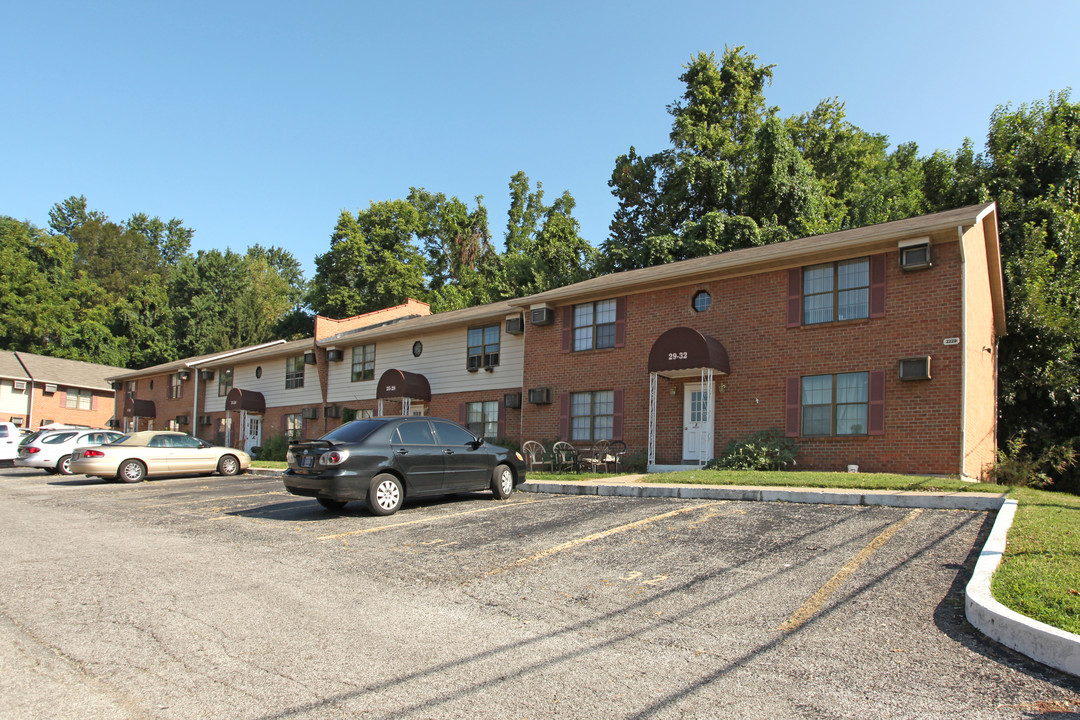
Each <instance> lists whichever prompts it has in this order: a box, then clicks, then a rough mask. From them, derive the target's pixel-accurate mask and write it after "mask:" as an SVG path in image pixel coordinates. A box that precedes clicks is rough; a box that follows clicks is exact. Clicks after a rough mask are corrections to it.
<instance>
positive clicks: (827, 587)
mask: <svg viewBox="0 0 1080 720" xmlns="http://www.w3.org/2000/svg"><path fill="white" fill-rule="evenodd" d="M921 514H922V510H921V509H920V510H912V511H911V512H909V513H908V514H907V516H906V517H905V518H904V519H903V520H900V521H899V522H895V523H893V524H892V525H890V526H889V527H887V528H885V530H884V531H883V532H882V533H881V534H880V535H878V536H877V537H876V538H874V539H873V540H871V541H870V544H869V545H867V546H866V547H864V548H863V549H862V550H860V551H859V554H858V555H856V556H855V557H853V558H851V560H850V561H848V563H847V565H844V567H842V568H840V570H839V572H837V573H836V574H835V575H833V576H832V578H831V579H830V580H829V581H828V582H827V583H825V584H824V585H822V586H821V587H820V588H819V589H818V591H817V592H816V593H814V594H813V595H812V596H811V597H810V599H809V600H807V601H806V602H805V603H803V606H802V607H801V608H799V609H798V610H796V611H795V613H794V614H793V615H792V616H791V617H789V618H788V619H787V620H786V621H784V623H783V624H782V625H780V626H779V627H778V628H776V629H777V630H779V631H780V632H791V631H792V630H797V629H798V628H800V627H802V625H803V623H805V622H806V621H807V620H809V619H810V618H812V617H813V616H814V615H816V614H817V612H818V610H820V609H821V606H822V605H824V604H825V601H826V600H828V599H829V596H830V595H832V594H833V593H834V592H836V590H837V588H839V587H840V586H841V585H842V584H843V583H844V581H845V580H847V579H848V578H849V577H851V574H852V573H854V572H855V571H856V570H858V569H859V566H860V565H862V564H863V563H864V562H866V561H867V560H869V559H870V556H871V555H873V554H874V553H875V552H877V550H878V548H880V547H881V546H882V545H884V544H885V543H886V542H888V540H889V538H891V537H892V536H893V535H895V534H896V532H897V531H898V530H899V529H900V528H902V527H904V526H905V525H907V524H908V523H909V522H911V521H912V520H914V519H915V518H917V517H919V515H921Z"/></svg>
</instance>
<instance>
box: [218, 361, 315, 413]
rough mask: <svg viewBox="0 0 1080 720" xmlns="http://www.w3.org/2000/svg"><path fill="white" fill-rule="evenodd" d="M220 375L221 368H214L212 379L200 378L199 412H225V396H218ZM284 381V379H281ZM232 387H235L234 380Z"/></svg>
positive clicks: (305, 380) (305, 379)
mask: <svg viewBox="0 0 1080 720" xmlns="http://www.w3.org/2000/svg"><path fill="white" fill-rule="evenodd" d="M220 376H221V370H220V369H217V370H214V379H213V380H200V381H199V386H200V392H202V396H203V403H202V410H200V412H201V413H213V412H225V396H224V395H222V396H220V397H219V396H218V394H217V393H218V378H219V377H220ZM282 382H284V381H282ZM304 382H305V383H306V382H307V378H306V377H305V378H304ZM233 387H236V383H235V381H234V382H233Z"/></svg>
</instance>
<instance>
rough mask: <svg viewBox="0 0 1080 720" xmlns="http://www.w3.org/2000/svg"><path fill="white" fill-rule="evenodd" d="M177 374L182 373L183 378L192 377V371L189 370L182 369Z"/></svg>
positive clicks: (181, 377) (188, 378)
mask: <svg viewBox="0 0 1080 720" xmlns="http://www.w3.org/2000/svg"><path fill="white" fill-rule="evenodd" d="M177 374H178V375H180V379H181V380H190V379H191V373H190V372H189V371H187V370H181V371H180V372H179V373H177Z"/></svg>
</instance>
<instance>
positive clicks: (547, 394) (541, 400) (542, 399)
mask: <svg viewBox="0 0 1080 720" xmlns="http://www.w3.org/2000/svg"><path fill="white" fill-rule="evenodd" d="M529 402H531V403H532V404H533V405H550V404H551V388H532V389H530V390H529Z"/></svg>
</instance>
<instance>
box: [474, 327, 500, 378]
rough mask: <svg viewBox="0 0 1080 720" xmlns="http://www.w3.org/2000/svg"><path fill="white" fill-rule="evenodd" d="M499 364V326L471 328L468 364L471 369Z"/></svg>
mask: <svg viewBox="0 0 1080 720" xmlns="http://www.w3.org/2000/svg"><path fill="white" fill-rule="evenodd" d="M498 364H499V326H498V325H489V326H487V327H475V328H469V352H468V362H467V366H468V368H469V369H470V370H472V369H479V368H481V367H494V366H496V365H498Z"/></svg>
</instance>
